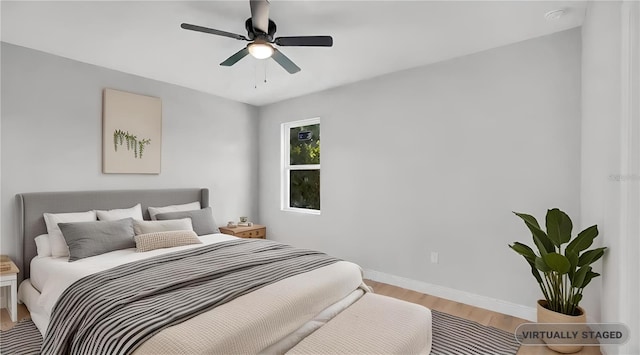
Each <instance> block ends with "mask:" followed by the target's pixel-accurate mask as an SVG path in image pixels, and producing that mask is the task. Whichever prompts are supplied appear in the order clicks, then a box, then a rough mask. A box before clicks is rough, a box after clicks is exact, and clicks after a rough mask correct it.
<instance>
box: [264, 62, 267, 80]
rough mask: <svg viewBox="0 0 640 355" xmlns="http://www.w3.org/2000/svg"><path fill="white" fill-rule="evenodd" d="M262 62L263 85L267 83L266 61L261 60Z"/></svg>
mask: <svg viewBox="0 0 640 355" xmlns="http://www.w3.org/2000/svg"><path fill="white" fill-rule="evenodd" d="M263 62H264V83H265V84H266V83H267V61H266V60H263Z"/></svg>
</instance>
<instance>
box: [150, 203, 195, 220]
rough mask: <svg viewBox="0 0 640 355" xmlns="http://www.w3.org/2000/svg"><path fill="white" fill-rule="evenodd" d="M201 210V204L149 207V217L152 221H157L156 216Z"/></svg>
mask: <svg viewBox="0 0 640 355" xmlns="http://www.w3.org/2000/svg"><path fill="white" fill-rule="evenodd" d="M199 209H200V202H199V201H196V202H191V203H185V204H184V205H171V206H165V207H149V216H150V217H151V219H152V220H154V221H155V220H156V215H157V214H160V213H167V212H182V211H193V210H199Z"/></svg>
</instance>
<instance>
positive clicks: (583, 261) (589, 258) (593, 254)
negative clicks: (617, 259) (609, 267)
mask: <svg viewBox="0 0 640 355" xmlns="http://www.w3.org/2000/svg"><path fill="white" fill-rule="evenodd" d="M605 249H607V247H603V248H597V249H593V250H588V251H585V252H584V253H582V255H580V260H578V266H584V265H591V264H593V263H594V262H596V261H597V260H598V259H600V258H601V257H602V256H603V255H604V251H605Z"/></svg>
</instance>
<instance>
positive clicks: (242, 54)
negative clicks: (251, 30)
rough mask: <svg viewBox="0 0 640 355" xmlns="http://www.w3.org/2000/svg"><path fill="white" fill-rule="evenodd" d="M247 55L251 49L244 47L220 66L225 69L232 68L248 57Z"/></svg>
mask: <svg viewBox="0 0 640 355" xmlns="http://www.w3.org/2000/svg"><path fill="white" fill-rule="evenodd" d="M247 54H249V49H248V48H247V47H244V48H242V49H241V50H239V51H237V52H236V53H235V54H234V55H232V56H231V57H229V58H227V60H225V61H224V62H222V63H220V65H222V66H225V67H230V66H232V65H234V64H236V63H237V62H238V61H239V60H240V59H242V58H244V57H246V56H247Z"/></svg>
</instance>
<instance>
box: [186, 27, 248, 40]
mask: <svg viewBox="0 0 640 355" xmlns="http://www.w3.org/2000/svg"><path fill="white" fill-rule="evenodd" d="M180 27H182V28H184V29H185V30H191V31H197V32H204V33H210V34H212V35H218V36H224V37H230V38H234V39H239V40H241V41H248V39H247V37H245V36H243V35H239V34H235V33H231V32H225V31H220V30H214V29H213V28H207V27H202V26H197V25H191V24H188V23H183V24H182V25H180Z"/></svg>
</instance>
